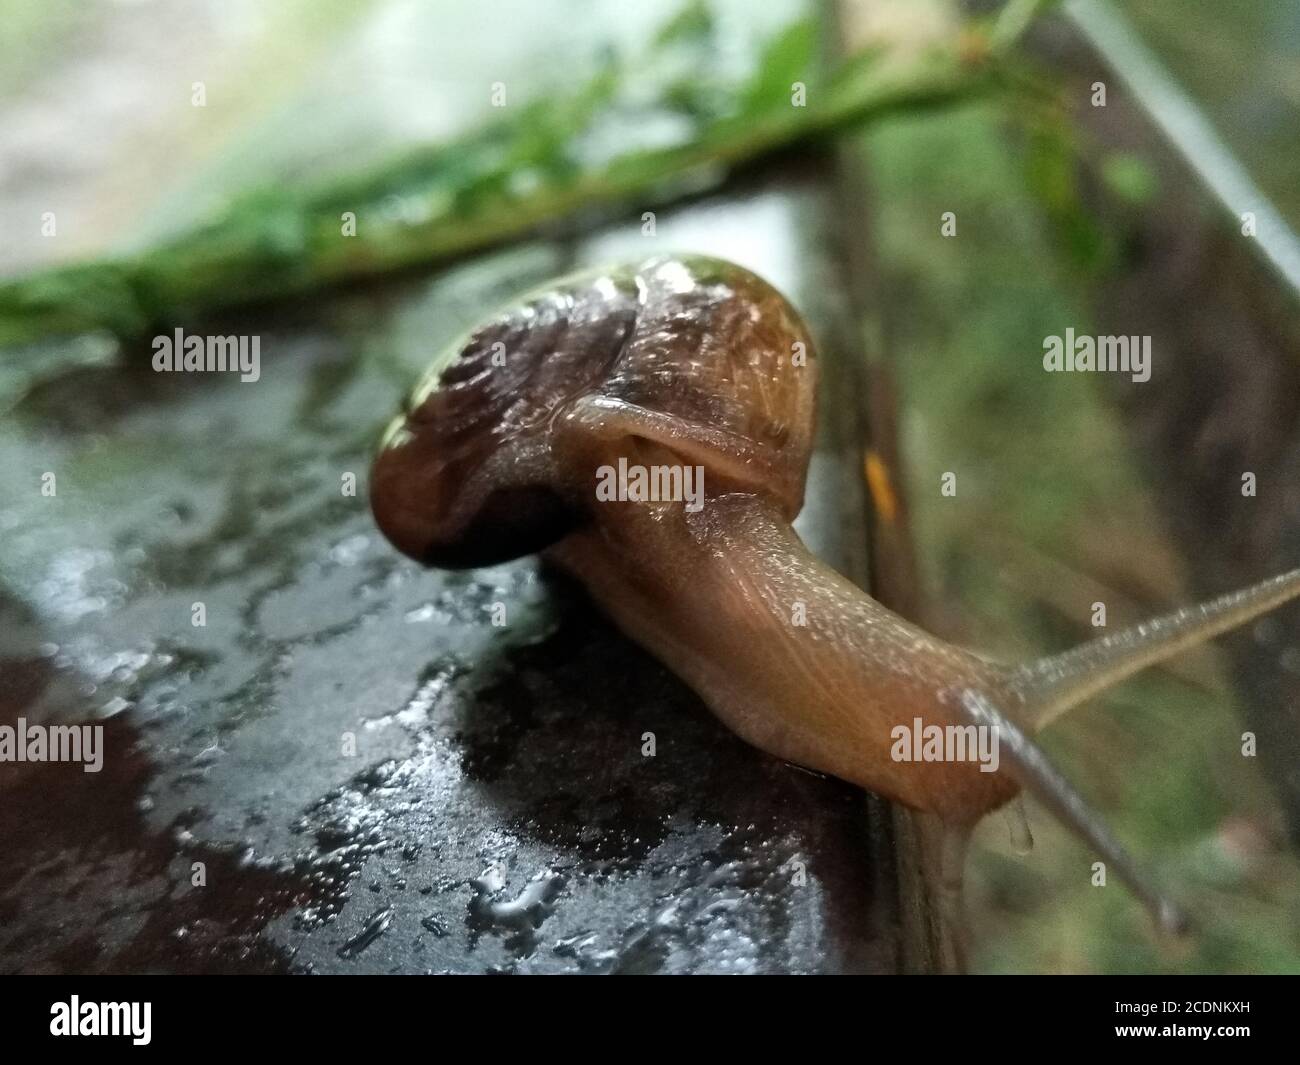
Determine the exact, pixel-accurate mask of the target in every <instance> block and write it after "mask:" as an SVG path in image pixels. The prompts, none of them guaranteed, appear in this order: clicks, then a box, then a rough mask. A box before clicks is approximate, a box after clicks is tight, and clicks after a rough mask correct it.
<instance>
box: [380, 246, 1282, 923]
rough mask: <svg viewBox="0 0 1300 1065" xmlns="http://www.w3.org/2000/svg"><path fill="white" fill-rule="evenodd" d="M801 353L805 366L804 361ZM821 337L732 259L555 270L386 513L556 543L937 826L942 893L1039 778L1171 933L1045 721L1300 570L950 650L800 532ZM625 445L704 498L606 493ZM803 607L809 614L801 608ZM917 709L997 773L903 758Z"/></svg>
mask: <svg viewBox="0 0 1300 1065" xmlns="http://www.w3.org/2000/svg"><path fill="white" fill-rule="evenodd" d="M800 344H802V345H803V350H804V351H805V352H806V353H807V358H806V359H805V360H795V359H792V357H791V353H792V351H794V350H796V347H797V345H800ZM813 352H814V345H813V342H812V338H811V337H810V336H809V334H808V330H807V329H806V327H805V325H804V323H803V322H802V320H801V319H800V317H799V315H798V314H797V312H796V311H795V310H794V309H793V308H792V307H791V305H790V304H789V303H788V302H787V301H786V300H785V299H784V298H783V297H782V296H781V295H780V294H779V293H778V292H776V290H775V289H773V288H772V287H771V286H769V285H768V284H767V283H766V282H764V281H762V280H761V279H760V278H758V277H756V276H755V275H754V274H752V273H750V272H748V271H747V270H745V269H743V268H741V267H739V266H735V265H733V264H731V263H727V262H723V261H720V260H715V259H707V258H700V257H683V258H657V259H651V260H649V261H646V262H642V263H638V264H634V265H629V266H625V267H621V268H618V269H610V270H599V271H592V272H589V273H586V274H582V275H576V276H573V277H570V278H567V279H563V280H561V281H558V282H556V283H554V284H552V285H551V286H549V287H547V288H546V289H545V290H542V291H538V292H536V293H534V294H532V295H531V296H528V297H525V298H523V299H521V300H520V301H519V302H518V303H517V304H515V305H514V306H512V307H510V308H509V309H507V310H505V311H503V312H501V313H500V314H498V315H496V316H495V317H493V318H491V319H490V320H489V321H487V322H485V323H484V324H483V325H481V326H480V327H479V328H478V329H476V330H475V331H474V332H473V333H472V334H471V335H470V336H469V337H468V338H467V339H466V340H465V341H464V342H463V343H458V344H456V345H454V346H453V347H451V348H450V349H448V351H447V352H446V353H445V354H444V356H443V357H442V358H441V359H439V360H436V361H435V363H434V365H433V366H432V367H431V369H430V370H429V372H428V373H427V374H426V376H425V377H424V379H423V380H422V381H421V382H420V384H419V385H418V387H417V388H416V389H415V391H414V393H413V395H412V396H411V399H410V401H409V403H408V405H407V408H406V410H405V411H404V412H403V413H402V414H400V415H399V416H398V417H397V418H396V419H395V420H394V421H393V422H392V424H391V425H390V426H389V429H388V431H387V432H386V433H385V436H384V439H383V442H382V444H381V448H380V451H379V454H378V456H377V458H376V460H375V464H374V468H373V471H372V478H371V485H370V496H371V504H372V507H373V510H374V515H375V518H376V521H377V522H378V524H379V527H380V529H382V530H383V532H384V534H385V535H386V536H387V537H388V538H389V539H390V540H391V541H392V543H393V544H394V545H395V546H396V547H398V548H399V549H400V550H401V551H403V552H404V553H406V554H407V555H409V556H411V557H412V558H415V559H417V560H418V561H420V562H423V563H425V564H427V565H433V566H450V567H460V566H476V565H485V564H490V563H495V562H499V561H504V560H506V559H509V558H514V557H518V556H521V555H525V554H529V553H533V552H537V551H541V552H543V554H544V557H545V558H547V559H548V560H550V561H551V562H553V563H554V564H556V565H558V566H559V567H560V568H562V569H564V570H566V571H568V572H569V573H571V574H572V575H574V576H575V577H576V578H577V579H578V580H579V581H580V582H581V583H582V584H583V585H584V586H585V587H586V589H587V591H588V592H589V593H590V595H591V597H592V599H593V600H594V601H595V602H596V603H597V604H598V605H599V606H600V608H601V609H603V610H604V611H605V612H606V613H607V614H608V615H609V616H610V617H611V618H612V619H613V620H614V621H615V623H616V624H617V625H618V626H619V627H620V628H621V629H622V630H623V631H624V632H625V633H627V634H628V635H629V636H631V637H632V638H633V639H634V640H636V641H637V642H639V643H640V644H642V645H643V646H644V647H646V648H647V649H648V650H649V651H650V652H652V653H653V654H654V655H655V656H657V657H658V658H659V659H660V660H661V661H663V662H664V663H665V664H666V665H668V666H669V667H670V668H671V669H672V670H673V671H674V672H676V673H677V674H678V675H679V676H680V677H681V678H682V679H683V680H685V681H686V683H687V684H689V685H690V686H691V687H692V688H693V689H694V690H695V691H696V692H697V693H698V694H699V695H700V696H701V697H702V699H703V700H704V702H705V703H706V704H708V706H709V707H710V708H711V709H712V711H713V712H714V713H715V714H716V715H717V716H718V717H719V718H721V719H722V721H723V722H724V723H725V724H726V725H728V726H729V727H730V728H731V729H732V730H733V731H735V732H736V733H738V734H739V735H740V736H741V737H742V738H744V739H745V740H747V741H749V742H750V743H752V744H754V745H755V746H757V747H759V748H761V749H762V750H764V751H767V752H768V753H770V754H772V755H775V756H777V757H779V758H782V759H785V760H787V761H789V762H792V763H795V764H797V765H801V766H806V767H808V768H811V769H814V770H818V771H820V772H823V773H828V774H831V775H833V776H836V777H839V778H842V779H844V780H847V781H850V782H852V783H854V784H857V785H860V786H861V787H864V788H866V789H868V790H870V791H872V792H875V793H876V794H878V795H881V796H884V797H886V798H888V799H891V800H893V801H895V802H897V803H901V804H903V805H905V806H908V807H911V808H912V809H914V810H918V811H922V812H924V813H926V814H930V815H933V816H934V817H936V818H937V819H938V820H939V822H940V823H941V825H942V826H943V831H944V835H945V846H944V847H943V854H944V855H945V858H944V865H945V867H944V869H943V870H942V876H941V880H942V883H943V884H945V885H948V887H949V892H948V894H949V900H948V903H949V904H950V905H953V906H956V905H957V904H958V903H959V888H960V883H961V870H962V864H963V862H964V857H963V855H964V849H965V844H966V841H967V840H968V839H969V836H970V834H971V831H972V830H973V827H974V826H975V824H976V823H977V822H978V821H979V820H980V819H981V818H982V817H984V816H985V815H986V814H988V813H990V812H991V811H993V810H996V809H998V808H999V807H1002V806H1004V805H1005V804H1007V803H1008V802H1010V801H1011V800H1012V799H1013V798H1015V797H1016V796H1017V795H1018V793H1020V792H1021V791H1022V790H1024V791H1028V792H1030V793H1032V794H1033V795H1034V796H1036V797H1037V798H1038V799H1039V800H1040V801H1041V802H1042V803H1043V804H1044V805H1045V806H1046V807H1047V808H1048V809H1049V810H1050V811H1052V812H1053V813H1054V814H1055V815H1056V816H1058V817H1059V818H1060V819H1061V820H1062V821H1063V822H1064V823H1065V824H1066V825H1067V826H1069V827H1070V828H1071V829H1073V830H1074V831H1075V832H1077V833H1078V835H1079V836H1081V837H1082V838H1083V840H1084V841H1085V842H1086V843H1087V844H1089V845H1090V846H1091V847H1092V848H1093V849H1094V850H1095V851H1096V853H1097V854H1098V855H1099V856H1100V857H1101V858H1102V859H1104V860H1105V861H1106V862H1107V863H1108V865H1109V866H1110V867H1111V868H1113V869H1114V870H1115V871H1116V872H1117V873H1118V874H1119V875H1120V877H1121V878H1122V879H1123V881H1124V882H1125V883H1126V884H1127V885H1128V886H1129V887H1130V888H1131V889H1132V891H1133V892H1134V893H1135V894H1136V895H1137V897H1138V898H1139V899H1141V900H1142V901H1143V902H1144V903H1145V904H1146V906H1147V907H1148V908H1149V909H1150V910H1151V912H1152V913H1153V914H1154V915H1155V917H1156V919H1157V921H1158V922H1159V923H1160V925H1161V926H1163V927H1166V928H1172V929H1177V928H1181V927H1182V926H1184V924H1185V918H1184V916H1183V914H1182V912H1181V911H1180V910H1179V909H1178V907H1176V906H1175V905H1174V904H1173V903H1172V902H1170V901H1169V900H1168V899H1167V898H1166V897H1165V896H1164V895H1163V894H1162V893H1161V892H1160V890H1159V889H1158V888H1156V887H1155V886H1154V885H1153V883H1152V881H1151V880H1150V879H1148V877H1147V876H1146V875H1144V874H1143V873H1141V872H1140V871H1139V870H1138V868H1137V867H1136V865H1135V864H1134V862H1133V861H1132V860H1131V859H1130V857H1129V855H1128V853H1127V852H1126V851H1125V850H1124V848H1123V847H1122V846H1121V845H1120V844H1119V842H1118V841H1117V840H1116V839H1115V837H1114V836H1113V835H1112V834H1111V832H1110V831H1109V830H1108V829H1107V828H1106V826H1105V825H1104V823H1103V822H1102V820H1101V819H1100V818H1099V817H1098V816H1097V815H1096V814H1095V813H1094V812H1093V811H1092V810H1091V809H1090V807H1089V806H1088V804H1087V803H1086V801H1085V800H1084V799H1083V798H1082V797H1081V795H1080V794H1079V793H1078V792H1077V791H1076V790H1075V788H1074V787H1073V786H1072V785H1071V784H1070V783H1069V782H1068V781H1066V779H1065V778H1064V777H1063V776H1062V775H1061V774H1060V773H1059V772H1058V771H1057V770H1056V769H1055V768H1054V767H1053V765H1052V764H1051V762H1050V761H1049V760H1048V758H1047V757H1046V755H1045V754H1044V753H1043V751H1042V749H1041V748H1040V747H1039V746H1038V745H1037V744H1036V743H1035V742H1034V740H1033V739H1032V735H1033V734H1034V733H1036V732H1038V731H1039V730H1041V729H1042V728H1043V727H1044V726H1046V725H1047V724H1048V723H1050V722H1051V721H1053V720H1054V719H1056V718H1057V717H1059V716H1060V715H1061V714H1062V713H1064V712H1065V711H1066V710H1068V709H1070V708H1071V707H1074V706H1077V705H1078V704H1080V703H1082V702H1084V701H1085V700H1087V699H1088V698H1090V697H1091V696H1093V695H1095V694H1097V693H1098V692H1100V691H1102V690H1104V689H1107V688H1109V687H1112V686H1113V685H1115V684H1118V683H1119V682H1120V681H1122V680H1124V679H1125V678H1126V677H1128V676H1130V675H1132V674H1133V673H1136V672H1137V671H1139V670H1141V669H1144V668H1146V667H1147V666H1149V665H1152V664H1154V663H1157V662H1160V661H1161V660H1163V659H1166V658H1168V657H1170V656H1171V655H1174V654H1176V653H1177V652H1179V651H1181V650H1183V649H1185V648H1187V647H1190V646H1192V645H1195V644H1198V643H1202V642H1204V641H1206V640H1209V639H1211V638H1212V637H1214V636H1216V635H1218V634H1219V633H1222V632H1225V631H1226V630H1228V629H1231V628H1234V627H1236V626H1239V625H1241V624H1243V623H1244V622H1246V621H1248V620H1250V619H1251V618H1254V617H1256V616H1257V615H1259V614H1262V613H1264V612H1266V611H1268V610H1271V609H1273V608H1274V607H1276V606H1278V605H1280V604H1281V603H1284V602H1286V601H1287V600H1290V599H1292V598H1294V597H1295V596H1297V595H1300V570H1297V571H1292V572H1290V573H1286V574H1284V575H1282V576H1278V577H1275V578H1273V579H1271V580H1266V581H1263V582H1262V583H1260V584H1257V585H1254V586H1252V587H1249V588H1246V589H1243V590H1240V591H1236V592H1232V593H1229V594H1227V595H1224V596H1221V597H1220V598H1218V599H1215V600H1213V601H1211V602H1209V603H1206V604H1203V605H1201V606H1197V607H1191V608H1185V609H1182V610H1178V611H1176V612H1174V613H1172V614H1169V615H1167V616H1165V617H1161V618H1158V619H1155V620H1152V621H1148V622H1146V623H1145V624H1142V625H1139V626H1136V627H1135V628H1132V629H1129V630H1127V631H1124V632H1119V633H1116V634H1114V635H1109V636H1105V637H1102V638H1100V639H1096V640H1093V641H1091V642H1089V643H1085V644H1083V645H1082V646H1080V647H1077V648H1075V649H1074V650H1071V651H1067V652H1065V653H1063V654H1057V655H1051V656H1049V657H1046V658H1042V659H1039V660H1037V661H1034V662H1030V663H1027V664H1024V665H1019V666H1017V665H1004V664H1002V663H999V662H995V661H993V660H991V659H989V658H986V657H984V656H982V655H979V654H976V653H974V652H971V651H968V650H965V649H963V648H960V647H956V646H953V645H950V644H948V643H945V642H944V641H942V640H939V639H938V638H936V637H934V636H932V635H930V634H929V633H927V632H925V631H924V630H922V629H920V628H918V627H917V626H915V625H913V624H911V623H910V622H908V621H906V620H905V619H903V618H902V617H900V616H898V615H896V614H894V613H893V612H892V611H890V610H888V609H887V608H885V607H884V606H882V605H881V604H880V603H878V602H877V601H876V600H874V599H873V598H871V596H869V595H867V594H866V593H865V592H863V591H862V590H861V589H859V588H858V587H857V586H855V585H854V584H852V583H851V582H849V581H848V580H846V579H845V578H844V577H842V576H840V575H839V574H838V573H836V572H835V571H834V570H832V569H831V568H830V567H828V566H827V565H825V564H824V563H822V562H821V561H819V560H818V559H817V558H816V557H814V556H813V555H812V554H811V553H810V552H809V551H808V550H807V548H805V546H804V545H803V543H802V542H801V541H800V539H799V537H798V536H797V535H796V534H795V532H794V531H793V529H792V528H791V522H792V521H793V519H794V517H795V516H796V515H797V514H798V512H799V510H800V508H801V506H802V502H803V492H804V481H805V477H806V474H807V469H808V462H809V458H810V454H811V449H812V439H813V430H814V427H815V419H816V413H815V411H816V393H817V363H816V359H815V357H814V355H813ZM620 461H622V462H623V463H624V464H625V465H627V464H634V465H641V466H646V467H649V466H672V465H676V466H679V467H681V466H687V465H689V466H692V467H696V466H698V467H702V468H703V470H704V473H705V500H706V502H705V505H704V506H703V507H698V508H694V509H693V510H692V509H691V508H688V507H686V506H684V505H683V504H682V503H681V502H673V501H666V500H658V501H652V502H647V501H633V500H617V499H616V500H608V499H605V500H601V499H598V498H597V493H596V482H597V478H598V472H597V471H598V470H600V469H601V468H602V467H606V468H607V467H611V466H614V467H617V466H618V464H619V463H620ZM796 603H800V604H803V605H804V612H805V613H804V621H805V624H802V625H793V624H791V618H792V607H793V605H794V604H796ZM917 719H920V720H921V721H923V722H925V723H926V724H936V725H940V726H943V727H947V726H960V727H965V726H969V725H976V726H981V725H982V726H988V727H995V728H996V730H997V734H998V738H999V748H1000V762H999V765H998V767H997V771H995V772H984V771H981V768H980V766H978V765H977V764H975V763H974V762H972V761H970V760H938V761H925V760H919V761H902V760H897V759H896V758H894V757H892V756H891V747H892V745H893V736H894V735H895V733H896V730H897V729H898V728H899V727H900V726H902V727H911V726H912V725H913V723H914V722H915V721H916V720H917Z"/></svg>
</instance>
